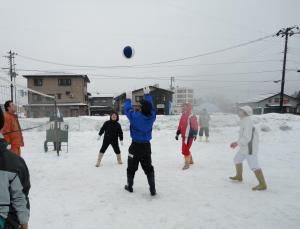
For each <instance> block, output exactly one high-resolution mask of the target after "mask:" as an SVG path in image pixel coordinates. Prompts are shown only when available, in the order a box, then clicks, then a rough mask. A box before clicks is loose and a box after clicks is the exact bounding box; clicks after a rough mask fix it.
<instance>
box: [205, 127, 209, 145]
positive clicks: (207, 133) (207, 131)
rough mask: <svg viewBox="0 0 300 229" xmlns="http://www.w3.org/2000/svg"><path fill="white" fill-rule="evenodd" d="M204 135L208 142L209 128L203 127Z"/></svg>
mask: <svg viewBox="0 0 300 229" xmlns="http://www.w3.org/2000/svg"><path fill="white" fill-rule="evenodd" d="M205 137H206V141H207V142H208V138H209V128H208V127H205Z"/></svg>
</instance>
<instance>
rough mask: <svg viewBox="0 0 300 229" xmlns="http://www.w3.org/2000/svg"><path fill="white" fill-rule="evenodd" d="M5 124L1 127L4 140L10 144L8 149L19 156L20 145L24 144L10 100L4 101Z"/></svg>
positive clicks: (14, 107) (14, 109)
mask: <svg viewBox="0 0 300 229" xmlns="http://www.w3.org/2000/svg"><path fill="white" fill-rule="evenodd" d="M4 108H5V113H4V119H5V124H4V126H3V129H2V134H3V135H4V138H5V140H6V142H7V143H8V144H9V145H10V146H11V147H10V150H11V151H12V152H14V153H15V154H17V155H18V156H21V147H22V146H24V141H23V135H22V131H21V127H20V123H19V120H18V116H17V115H16V114H15V113H16V106H15V105H14V104H13V102H12V101H11V100H9V101H6V102H5V104H4Z"/></svg>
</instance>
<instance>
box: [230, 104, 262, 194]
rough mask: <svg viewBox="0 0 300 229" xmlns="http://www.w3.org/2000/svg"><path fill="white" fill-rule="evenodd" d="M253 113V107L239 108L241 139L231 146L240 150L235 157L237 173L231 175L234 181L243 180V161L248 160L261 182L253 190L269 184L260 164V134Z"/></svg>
mask: <svg viewBox="0 0 300 229" xmlns="http://www.w3.org/2000/svg"><path fill="white" fill-rule="evenodd" d="M252 114H253V111H252V108H251V107H249V106H243V107H240V108H239V111H238V115H239V117H240V119H241V122H240V131H239V139H238V140H237V141H236V142H233V143H231V144H230V147H231V148H233V149H235V148H236V147H237V146H239V151H238V152H237V154H236V155H235V157H234V163H235V167H236V175H235V176H233V177H230V179H231V180H234V181H239V182H241V181H243V161H244V160H247V162H248V165H249V167H250V169H251V170H252V171H253V172H254V174H255V176H256V178H257V180H258V182H259V184H258V185H257V186H255V187H253V188H252V190H259V191H260V190H265V189H267V185H266V182H265V178H264V175H263V172H262V169H261V168H260V167H259V165H258V159H257V153H258V144H259V135H258V131H257V129H256V128H255V127H254V125H253V122H252V120H251V117H250V116H251V115H252Z"/></svg>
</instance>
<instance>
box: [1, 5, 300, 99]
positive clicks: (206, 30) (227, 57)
mask: <svg viewBox="0 0 300 229" xmlns="http://www.w3.org/2000/svg"><path fill="white" fill-rule="evenodd" d="M0 2H1V7H0V31H1V35H0V54H1V58H0V67H7V60H6V59H5V58H3V57H2V56H3V55H5V54H6V52H7V51H9V50H10V49H11V50H12V51H14V52H17V53H18V54H19V56H17V57H16V64H17V70H18V73H19V74H20V75H22V74H29V73H37V72H25V71H21V70H43V71H44V70H47V71H64V72H72V73H81V74H87V75H88V76H89V78H90V80H91V83H90V85H89V91H90V92H92V93H94V92H100V93H112V94H118V93H121V92H123V91H128V90H131V89H136V88H139V87H142V86H144V85H153V84H155V83H159V85H160V86H161V87H163V88H168V87H169V85H170V80H169V78H170V77H171V76H173V77H175V85H176V86H188V87H192V88H194V89H195V92H196V95H197V96H199V97H200V96H201V97H207V96H215V95H221V96H223V97H226V98H230V99H232V100H235V101H237V100H240V99H243V98H247V97H249V96H250V97H251V96H255V95H257V94H264V93H273V92H274V93H275V92H279V91H280V84H275V83H273V82H257V81H271V80H278V79H281V72H280V70H281V69H282V59H283V53H282V52H283V48H284V39H283V38H281V37H273V38H269V39H266V40H264V41H261V42H257V43H254V44H251V45H248V46H245V47H241V48H238V49H234V50H230V51H227V52H223V53H218V54H214V55H208V56H203V57H198V58H194V59H188V60H185V61H179V62H173V63H169V64H160V65H155V66H145V67H134V68H117V69H116V68H112V69H101V68H97V69H96V68H80V67H68V66H59V65H53V64H46V63H41V62H37V61H32V60H29V59H25V58H24V57H22V56H27V57H32V58H37V59H40V60H46V61H52V62H57V63H62V64H70V65H85V66H116V65H139V64H148V63H153V62H159V61H165V60H173V59H178V58H183V57H188V56H194V55H198V54H202V53H206V52H210V51H214V50H218V49H222V48H226V47H230V46H233V45H237V44H239V43H243V42H247V41H251V40H255V39H257V38H260V37H264V36H267V35H271V34H274V33H276V32H277V31H278V30H279V29H281V28H283V27H287V26H292V25H300V14H299V9H300V1H299V0H226V1H224V0H126V1H124V0H109V1H102V0H51V1H50V0H49V1H45V0H44V1H41V0H26V1H22V0H19V1H18V0H7V1H6V0H0ZM126 45H130V46H132V47H133V48H134V50H135V55H134V56H133V58H131V59H126V58H124V56H123V55H122V49H123V48H124V47H125V46H126ZM257 61H259V62H257ZM233 62H243V63H233ZM245 62H246V63H245ZM287 68H288V69H290V71H288V72H287V75H286V79H287V83H286V92H287V93H293V92H294V91H296V90H300V73H297V72H296V69H299V68H300V34H299V35H294V36H292V37H291V38H290V39H289V53H288V63H287ZM253 72H254V73H253ZM255 72H256V73H255ZM261 72H264V73H261ZM0 73H1V76H2V77H3V74H4V73H3V72H0ZM237 73H241V74H237ZM103 75H104V76H107V77H106V78H103ZM112 76H113V77H115V78H114V79H112ZM129 77H132V78H135V79H128V78H129ZM155 78H157V79H155ZM17 80H18V83H22V84H24V83H25V81H24V79H22V77H19V78H18V79H17ZM245 81H246V82H245ZM249 81H255V82H249ZM0 82H1V81H0Z"/></svg>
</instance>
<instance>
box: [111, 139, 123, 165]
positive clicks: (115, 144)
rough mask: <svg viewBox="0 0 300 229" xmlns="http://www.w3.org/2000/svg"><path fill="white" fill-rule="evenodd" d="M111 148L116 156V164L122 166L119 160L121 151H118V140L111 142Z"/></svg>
mask: <svg viewBox="0 0 300 229" xmlns="http://www.w3.org/2000/svg"><path fill="white" fill-rule="evenodd" d="M111 146H112V147H113V149H114V152H115V154H116V156H117V161H118V164H119V165H121V164H123V162H122V158H121V150H120V147H119V142H118V140H117V141H113V142H112V144H111Z"/></svg>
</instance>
